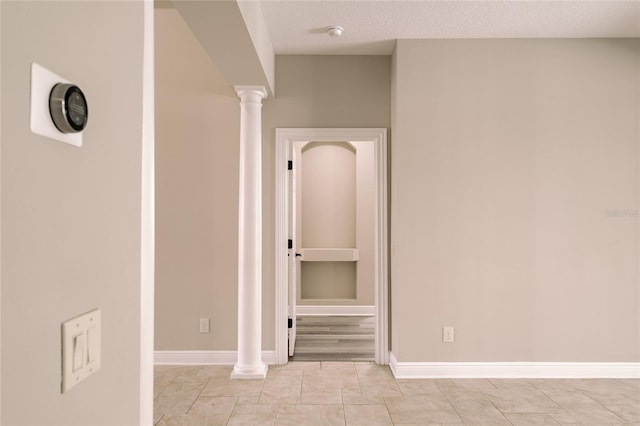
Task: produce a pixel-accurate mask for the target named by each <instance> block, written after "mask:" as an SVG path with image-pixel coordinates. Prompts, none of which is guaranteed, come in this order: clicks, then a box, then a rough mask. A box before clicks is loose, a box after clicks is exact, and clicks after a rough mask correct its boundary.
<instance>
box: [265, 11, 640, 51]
mask: <svg viewBox="0 0 640 426" xmlns="http://www.w3.org/2000/svg"><path fill="white" fill-rule="evenodd" d="M261 3H262V12H263V15H264V18H265V21H266V23H267V28H268V31H269V35H270V37H271V41H272V43H273V47H274V49H275V52H276V54H356V55H358V54H360V55H388V54H391V53H392V51H393V47H394V45H395V40H396V39H411V38H435V39H438V38H588V37H598V38H599V37H605V38H609V37H640V0H635V1H522V0H520V1H482V0H473V1H423V0H413V1H408V0H342V1H335V0H261ZM331 25H341V26H342V27H344V34H343V35H342V37H340V38H335V37H329V35H328V34H327V32H326V30H327V27H329V26H331Z"/></svg>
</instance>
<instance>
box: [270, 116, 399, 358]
mask: <svg viewBox="0 0 640 426" xmlns="http://www.w3.org/2000/svg"><path fill="white" fill-rule="evenodd" d="M293 142H373V143H374V163H375V213H374V224H375V235H374V242H375V250H374V266H375V275H374V276H375V278H374V281H375V321H376V327H375V330H376V331H375V361H376V363H377V364H388V363H389V321H388V318H389V266H388V265H389V255H388V248H387V247H388V198H387V185H388V182H387V129H384V128H370V129H368V128H359V129H352V128H345V129H339V128H300V129H293V128H280V129H276V176H275V178H276V179H275V181H276V193H275V196H276V199H275V208H276V212H275V217H276V223H275V262H276V265H275V273H276V276H275V303H276V306H275V338H276V341H275V355H276V364H286V363H287V361H288V359H289V358H288V349H287V319H288V318H287V316H288V315H287V313H288V279H289V275H288V260H287V252H288V249H287V239H288V220H289V217H288V206H287V203H288V191H289V187H288V185H289V184H288V181H289V180H288V179H287V162H288V161H289V160H290V158H289V152H291V151H290V147H291V145H292V144H293Z"/></svg>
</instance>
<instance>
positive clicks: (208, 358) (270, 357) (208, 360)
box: [154, 351, 276, 365]
mask: <svg viewBox="0 0 640 426" xmlns="http://www.w3.org/2000/svg"><path fill="white" fill-rule="evenodd" d="M275 360H276V355H275V352H274V351H262V361H263V362H264V363H265V364H275ZM237 361H238V352H237V351H156V352H155V353H154V364H155V365H234V364H235V363H236V362H237Z"/></svg>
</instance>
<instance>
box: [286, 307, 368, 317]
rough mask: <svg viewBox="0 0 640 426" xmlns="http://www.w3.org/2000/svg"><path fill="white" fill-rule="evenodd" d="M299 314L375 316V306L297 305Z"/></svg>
mask: <svg viewBox="0 0 640 426" xmlns="http://www.w3.org/2000/svg"><path fill="white" fill-rule="evenodd" d="M296 311H297V312H296V313H297V314H298V315H310V316H329V315H336V316H353V317H355V316H373V315H375V314H376V307H375V306H347V305H296Z"/></svg>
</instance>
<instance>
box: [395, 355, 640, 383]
mask: <svg viewBox="0 0 640 426" xmlns="http://www.w3.org/2000/svg"><path fill="white" fill-rule="evenodd" d="M390 367H391V371H392V372H393V375H394V377H395V378H396V379H453V378H459V379H489V378H493V379H605V378H607V379H640V362H399V361H398V360H397V359H396V357H395V356H394V355H393V354H391V361H390Z"/></svg>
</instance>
